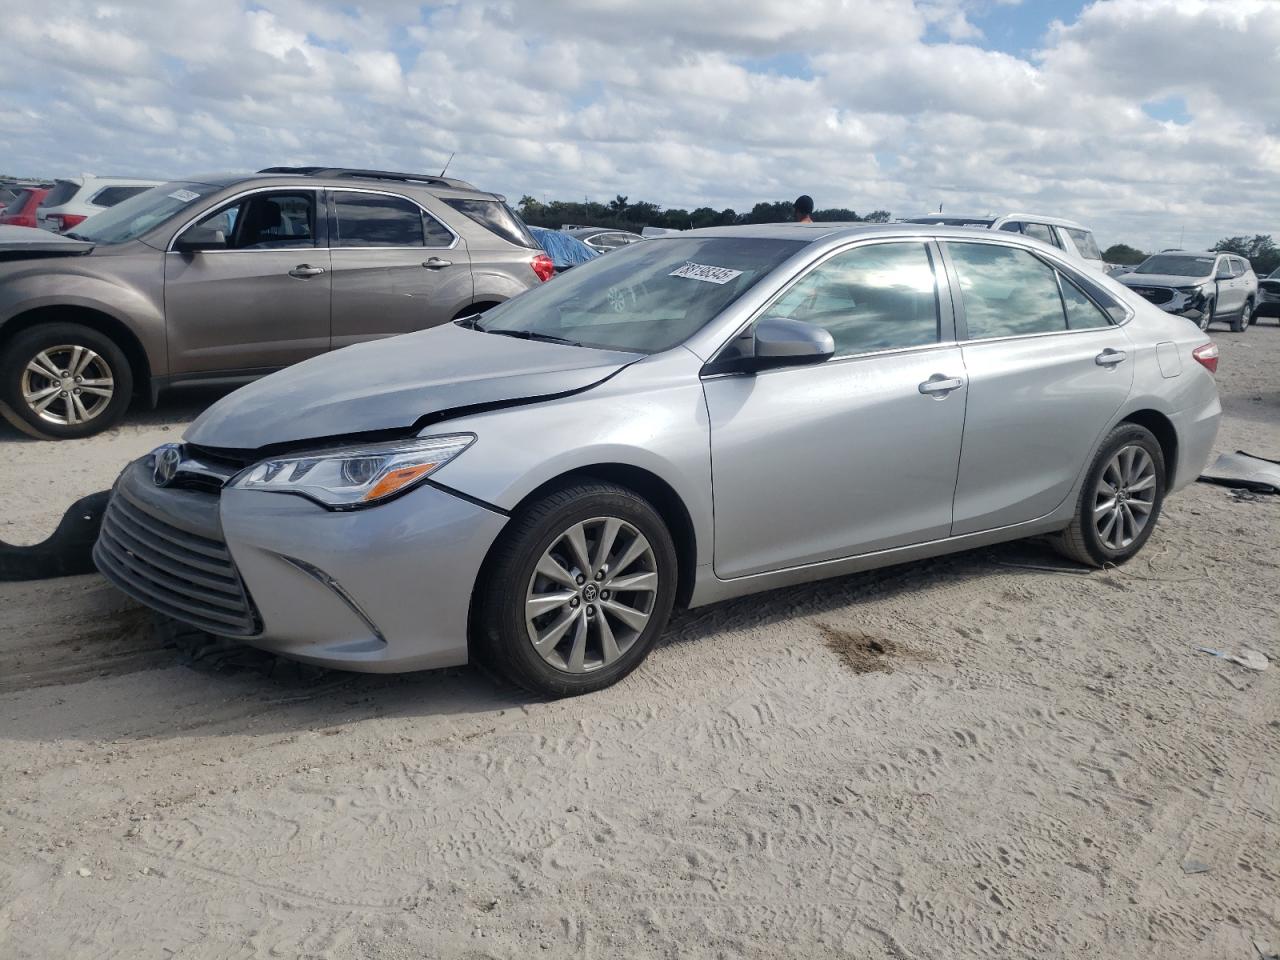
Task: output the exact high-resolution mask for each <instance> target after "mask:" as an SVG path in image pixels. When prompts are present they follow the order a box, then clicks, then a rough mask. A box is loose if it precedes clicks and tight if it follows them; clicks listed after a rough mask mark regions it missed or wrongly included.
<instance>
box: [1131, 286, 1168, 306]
mask: <svg viewBox="0 0 1280 960" xmlns="http://www.w3.org/2000/svg"><path fill="white" fill-rule="evenodd" d="M1133 289H1134V291H1135V292H1136V293H1139V294H1141V295H1142V297H1143V299H1145V300H1148V301H1150V302H1151V303H1168V302H1169V301H1170V300H1172V299H1173V291H1172V290H1170V289H1168V288H1167V287H1134V288H1133Z"/></svg>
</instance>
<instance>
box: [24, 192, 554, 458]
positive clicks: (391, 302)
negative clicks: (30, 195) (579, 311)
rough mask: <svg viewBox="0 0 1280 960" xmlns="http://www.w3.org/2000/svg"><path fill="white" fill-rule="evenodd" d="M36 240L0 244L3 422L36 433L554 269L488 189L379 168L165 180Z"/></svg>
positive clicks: (45, 434) (330, 345)
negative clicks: (157, 186) (68, 228)
mask: <svg viewBox="0 0 1280 960" xmlns="http://www.w3.org/2000/svg"><path fill="white" fill-rule="evenodd" d="M0 230H13V231H18V232H19V234H21V233H22V230H23V228H20V227H7V228H0ZM31 232H32V233H36V232H37V231H34V230H33V231H31ZM39 233H41V234H43V236H44V237H46V238H48V240H47V241H46V242H43V243H33V242H32V241H31V238H30V237H27V236H25V235H23V236H17V237H14V236H12V235H11V236H10V238H9V239H8V240H5V239H4V238H3V237H0V414H3V415H4V416H5V418H6V419H8V420H9V422H11V423H12V424H14V426H16V427H18V428H19V429H21V430H24V431H26V432H27V433H29V434H32V435H33V436H36V437H41V438H44V439H48V440H56V439H63V438H68V437H85V436H89V435H91V434H94V433H98V432H99V431H101V430H105V429H106V428H107V427H109V426H111V425H112V424H113V423H115V422H116V421H117V420H119V419H120V417H121V416H122V415H123V413H124V410H125V408H126V407H127V406H128V404H129V399H130V395H131V394H132V393H133V392H134V387H135V386H136V387H137V389H138V392H139V393H141V394H142V395H143V396H144V397H148V398H150V399H151V400H153V401H154V399H155V397H156V395H157V394H158V393H159V392H160V391H161V390H163V389H166V388H168V387H171V386H177V385H182V384H188V383H198V382H202V381H203V382H208V381H218V382H223V383H225V382H228V381H231V382H243V381H248V380H251V379H253V378H255V377H259V376H261V375H263V374H265V373H269V372H271V371H272V370H277V369H279V368H281V367H285V366H288V365H289V364H292V363H296V362H297V361H299V360H305V359H307V358H308V357H312V356H315V355H317V354H321V353H325V352H327V351H329V350H332V349H336V348H338V347H343V346H346V345H348V344H353V343H357V342H359V341H361V340H370V339H375V338H378V337H390V336H394V335H396V334H400V333H408V332H409V331H412V330H420V329H422V328H424V327H431V326H435V325H437V324H440V323H446V322H448V321H449V320H452V319H454V318H455V317H461V316H469V315H472V314H475V313H478V312H480V311H483V310H485V309H486V308H488V307H491V306H494V305H495V304H497V303H500V302H502V301H504V300H508V299H510V298H511V297H514V296H516V295H517V294H520V293H523V292H524V291H525V290H527V289H529V288H530V287H536V286H537V285H538V284H539V283H540V282H541V281H543V280H548V279H550V278H551V276H552V274H553V271H554V266H553V265H552V262H551V258H550V257H548V256H547V255H546V254H545V253H544V252H543V251H542V249H541V248H540V247H539V246H538V244H537V241H535V240H534V239H533V237H532V236H530V235H529V231H528V230H527V229H526V228H525V226H524V224H523V223H522V222H521V221H520V218H519V217H517V216H516V215H515V214H514V213H513V212H512V211H511V209H510V208H509V207H508V206H507V205H506V203H505V202H504V201H503V199H502V197H500V196H497V195H495V194H492V193H485V192H483V191H480V190H477V189H476V188H475V187H473V186H471V185H470V184H468V183H465V182H463V181H461V180H452V179H448V178H445V177H434V176H428V175H423V174H407V173H387V172H382V171H376V170H347V169H335V168H320V167H273V168H270V169H268V170H264V171H260V172H259V173H258V174H256V175H247V176H245V175H237V176H226V177H206V178H203V179H201V180H192V181H183V182H177V183H167V184H165V185H164V186H163V187H162V188H160V189H157V190H148V191H146V192H145V193H142V194H139V195H137V196H134V197H130V198H129V199H128V200H125V201H123V202H122V203H120V204H119V205H118V206H116V207H114V208H112V209H111V210H107V211H104V212H103V213H99V214H97V215H95V216H94V217H92V218H90V219H89V220H86V221H85V222H84V223H83V224H80V225H79V226H78V227H77V228H76V229H75V230H72V231H69V232H67V233H64V234H60V235H55V234H51V233H49V232H47V231H39ZM55 241H56V242H55ZM232 254H234V255H232Z"/></svg>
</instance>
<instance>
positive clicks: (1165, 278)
mask: <svg viewBox="0 0 1280 960" xmlns="http://www.w3.org/2000/svg"><path fill="white" fill-rule="evenodd" d="M1115 279H1116V280H1119V281H1120V282H1121V283H1123V284H1124V285H1125V286H1126V287H1198V286H1200V284H1202V283H1208V282H1209V281H1211V280H1212V279H1213V277H1179V276H1174V275H1172V274H1167V273H1124V274H1121V275H1120V276H1118V277H1116V278H1115Z"/></svg>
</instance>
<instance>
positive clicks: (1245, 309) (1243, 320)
mask: <svg viewBox="0 0 1280 960" xmlns="http://www.w3.org/2000/svg"><path fill="white" fill-rule="evenodd" d="M1252 321H1253V301H1252V300H1246V301H1245V302H1244V303H1243V304H1242V305H1241V306H1240V316H1238V317H1236V318H1235V319H1234V320H1232V321H1231V332H1232V333H1244V332H1245V331H1246V330H1248V329H1249V324H1250V323H1251V322H1252Z"/></svg>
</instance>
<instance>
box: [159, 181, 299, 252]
mask: <svg viewBox="0 0 1280 960" xmlns="http://www.w3.org/2000/svg"><path fill="white" fill-rule="evenodd" d="M315 245H316V202H315V193H314V191H301V192H292V193H291V192H288V191H281V192H279V193H256V194H253V195H252V196H248V197H244V198H243V199H241V200H238V201H236V202H235V203H232V204H229V205H227V206H225V207H220V208H219V209H217V210H215V211H213V212H212V213H210V214H208V215H207V216H205V217H203V218H202V219H200V220H199V221H197V222H196V223H194V224H192V225H191V226H190V227H188V228H187V229H186V231H185V232H184V233H183V234H182V236H181V237H179V238H178V244H177V246H178V247H179V248H186V249H202V250H287V249H295V248H299V247H303V248H305V247H314V246H315Z"/></svg>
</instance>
